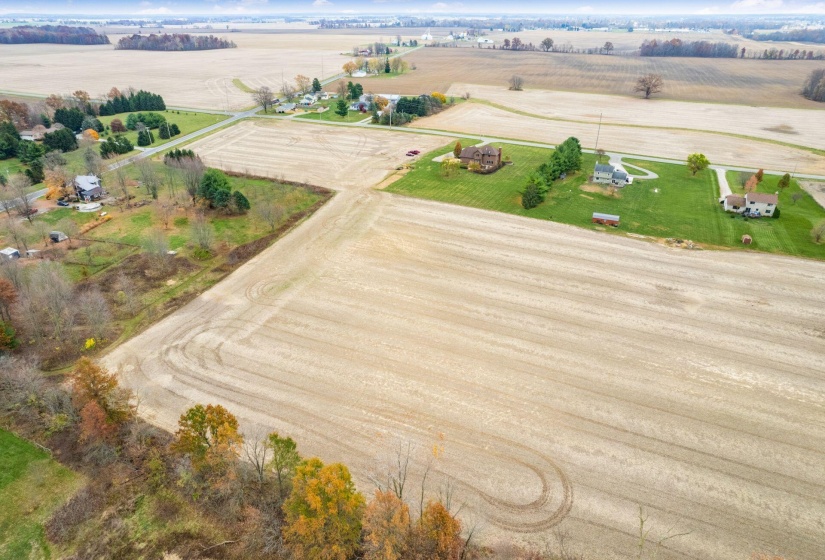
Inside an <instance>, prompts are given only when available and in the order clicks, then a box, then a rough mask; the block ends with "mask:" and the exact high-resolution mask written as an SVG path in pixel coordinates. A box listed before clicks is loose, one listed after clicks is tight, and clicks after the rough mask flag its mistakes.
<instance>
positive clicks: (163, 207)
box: [158, 197, 175, 229]
mask: <svg viewBox="0 0 825 560" xmlns="http://www.w3.org/2000/svg"><path fill="white" fill-rule="evenodd" d="M174 213H175V201H174V200H172V197H167V198H164V199H163V200H161V201H160V204H159V205H158V216H159V217H160V221H161V223H163V229H169V220H171V219H172V215H173V214H174Z"/></svg>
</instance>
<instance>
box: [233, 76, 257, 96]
mask: <svg viewBox="0 0 825 560" xmlns="http://www.w3.org/2000/svg"><path fill="white" fill-rule="evenodd" d="M232 85H233V86H235V87H236V88H238V89H239V90H241V91H242V92H244V93H255V91H257V90H255V89H254V88H251V87H249V86H248V85H246V84H245V83H243V82H242V81H241V80H240V79H238V78H235V79H233V80H232Z"/></svg>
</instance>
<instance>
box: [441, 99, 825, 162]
mask: <svg viewBox="0 0 825 560" xmlns="http://www.w3.org/2000/svg"><path fill="white" fill-rule="evenodd" d="M465 92H470V94H471V96H472V98H473V99H485V100H487V101H492V102H493V103H496V104H499V105H502V106H505V107H509V108H510V109H513V110H516V111H522V112H526V113H530V114H533V115H540V116H543V117H548V118H553V119H566V120H573V121H583V122H589V123H593V124H596V123H598V122H599V118H600V115H601V119H602V122H603V123H604V124H624V125H632V126H650V127H659V128H687V129H692V130H710V131H714V132H725V133H728V134H740V135H745V136H753V137H755V138H764V139H766V140H773V141H780V142H786V143H789V144H796V145H800V146H807V147H811V148H818V149H821V150H825V134H823V133H822V130H823V127H825V112H823V111H822V109H821V108H820V109H818V110H811V109H787V108H779V107H771V108H765V107H750V106H747V105H735V106H731V105H719V104H717V103H686V102H683V101H669V100H664V99H643V98H641V97H627V96H618V95H595V94H588V93H572V92H565V91H547V90H534V89H528V90H525V91H510V90H508V89H507V87H506V86H476V85H470V84H455V85H453V86H452V88H450V90H449V92H448V95H454V96H456V97H458V96H460V95H462V94H463V93H465ZM627 132H628V134H646V132H644V131H634V130H628V131H627ZM654 134H655V133H654Z"/></svg>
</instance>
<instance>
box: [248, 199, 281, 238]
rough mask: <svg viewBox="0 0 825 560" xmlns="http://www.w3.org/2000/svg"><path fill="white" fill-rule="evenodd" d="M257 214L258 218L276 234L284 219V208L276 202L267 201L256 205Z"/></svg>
mask: <svg viewBox="0 0 825 560" xmlns="http://www.w3.org/2000/svg"><path fill="white" fill-rule="evenodd" d="M255 213H256V214H257V215H258V218H260V220H261V221H262V222H263V223H265V224H266V225H267V226H269V231H271V232H274V231H275V228H277V227H278V224H280V223H281V220H282V219H283V218H284V208H283V206H281V205H280V204H278V203H277V202H275V201H274V200H267V201H264V202H262V203H260V204H256V205H255Z"/></svg>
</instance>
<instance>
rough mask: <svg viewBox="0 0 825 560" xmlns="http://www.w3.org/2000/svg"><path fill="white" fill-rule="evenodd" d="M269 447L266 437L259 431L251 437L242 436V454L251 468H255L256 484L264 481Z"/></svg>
mask: <svg viewBox="0 0 825 560" xmlns="http://www.w3.org/2000/svg"><path fill="white" fill-rule="evenodd" d="M269 449H270V448H269V445H267V440H266V437H265V436H263V435H262V434H260V433H256V434H255V435H254V436H253V437H245V438H244V454H245V455H246V458H247V460H248V461H249V463H250V464H251V465H252V468H253V469H255V475H256V476H257V478H258V484H263V483H264V482H266V471H267V462H268V455H269Z"/></svg>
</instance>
